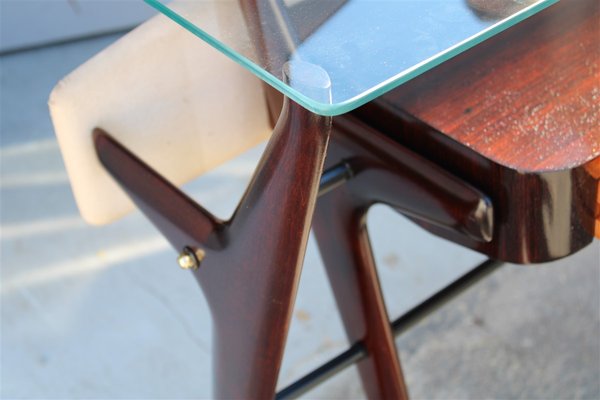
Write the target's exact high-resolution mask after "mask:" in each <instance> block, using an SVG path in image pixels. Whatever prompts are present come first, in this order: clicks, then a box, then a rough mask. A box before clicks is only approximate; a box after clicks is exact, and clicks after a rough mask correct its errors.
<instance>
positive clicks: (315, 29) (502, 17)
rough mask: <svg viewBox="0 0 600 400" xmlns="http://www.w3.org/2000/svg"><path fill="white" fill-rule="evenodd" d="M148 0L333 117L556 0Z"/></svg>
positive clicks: (280, 87) (301, 100)
mask: <svg viewBox="0 0 600 400" xmlns="http://www.w3.org/2000/svg"><path fill="white" fill-rule="evenodd" d="M145 1H146V2H147V3H149V4H150V5H152V6H153V7H155V8H156V9H158V10H159V11H160V12H162V13H164V14H166V15H167V16H168V17H170V18H171V19H173V20H174V21H175V22H177V23H179V24H180V25H182V26H183V27H185V28H186V29H188V30H190V31H191V32H192V33H194V34H195V35H197V36H199V37H200V38H201V39H203V40H205V41H207V42H208V43H209V44H211V45H212V46H214V47H215V48H217V49H218V50H220V51H221V52H223V53H225V54H226V55H227V56H229V57H231V58H232V59H234V60H235V61H237V62H238V63H240V64H241V65H243V66H244V67H246V68H247V69H249V70H250V71H252V72H253V73H254V74H256V75H257V76H258V77H259V78H261V79H263V80H264V81H266V82H267V83H269V84H270V85H272V86H274V87H275V88H276V89H278V90H279V91H281V92H282V93H284V94H285V95H287V96H288V97H290V98H292V99H293V100H295V101H297V102H298V103H300V104H302V105H303V106H304V107H306V108H308V109H309V110H311V111H313V112H316V113H318V114H322V115H337V114H342V113H344V112H347V111H350V110H352V109H354V108H356V107H359V106H360V105H363V104H365V103H366V102H368V101H369V100H372V99H374V98H375V97H377V96H379V95H381V94H383V93H385V92H387V91H388V90H390V89H393V88H394V87H397V86H398V85H400V84H402V83H404V82H406V81H407V80H409V79H411V78H414V77H415V76H417V75H419V74H421V73H423V72H425V71H427V70H428V69H430V68H432V67H434V66H436V65H438V64H440V63H442V62H444V61H445V60H447V59H449V58H451V57H453V56H455V55H457V54H458V53H460V52H462V51H464V50H466V49H468V48H470V47H472V46H474V45H475V44H477V43H480V42H481V41H483V40H485V39H487V38H489V37H490V36H492V35H494V34H496V33H498V32H500V31H502V30H504V29H506V28H508V27H510V26H512V25H514V24H515V23H517V22H519V21H521V20H523V19H525V18H527V17H529V16H531V15H533V14H535V13H536V12H539V11H540V10H542V9H544V8H545V7H547V6H549V5H551V4H553V3H555V2H557V1H558V0H180V1H176V2H173V3H169V2H165V1H163V0H145ZM215 79H218V77H215Z"/></svg>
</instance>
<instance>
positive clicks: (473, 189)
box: [94, 0, 600, 399]
mask: <svg viewBox="0 0 600 400" xmlns="http://www.w3.org/2000/svg"><path fill="white" fill-rule="evenodd" d="M251 3H252V1H251V0H248V4H249V5H251ZM568 3H569V2H561V4H560V5H557V6H555V7H554V8H555V9H558V10H559V11H560V10H563V11H564V13H561V12H554V13H552V12H551V9H549V10H547V11H545V12H544V13H542V14H540V16H539V17H537V16H536V18H531V19H530V20H528V21H526V22H525V23H523V24H521V25H520V26H519V27H518V28H517V29H515V30H513V31H512V33H511V32H507V33H505V34H503V35H499V36H498V39H497V40H496V39H495V40H490V41H488V42H486V43H484V44H483V45H482V46H479V47H477V48H475V49H473V50H472V51H470V52H467V53H465V54H464V55H462V56H460V57H457V58H456V59H455V60H451V61H449V62H447V63H445V64H444V65H442V66H440V67H438V68H437V69H435V70H432V71H431V72H430V73H428V74H426V75H424V76H422V77H420V78H418V79H415V80H414V81H412V82H410V83H408V84H407V85H405V86H403V87H402V88H399V89H398V90H396V91H393V92H391V93H390V94H388V95H385V96H383V97H382V98H381V99H378V100H376V101H375V102H373V103H372V104H369V105H367V106H365V107H363V108H361V109H358V110H356V111H355V112H353V113H351V114H350V115H345V116H342V117H337V118H336V119H335V120H334V121H333V128H332V120H331V118H326V117H319V116H316V115H314V114H311V113H310V112H308V111H306V110H304V109H303V108H301V107H300V106H298V105H296V104H295V103H293V102H291V101H287V102H286V103H285V105H284V106H283V112H282V113H281V115H280V116H279V119H277V115H278V112H277V111H278V108H279V105H280V103H279V102H280V96H278V95H277V94H276V93H274V92H272V91H268V92H267V98H268V99H269V109H270V113H271V118H272V120H273V121H275V120H278V123H277V126H276V127H275V130H274V133H273V136H272V138H271V140H270V142H269V145H268V147H267V149H266V151H265V154H264V155H263V158H262V159H261V162H260V164H259V166H258V168H257V171H256V173H255V175H254V177H253V179H252V181H251V183H250V185H249V188H248V190H247V191H246V193H245V195H244V197H243V198H242V200H241V202H240V204H239V206H238V208H237V209H236V211H235V213H234V215H233V217H232V218H231V219H230V220H228V221H222V220H219V219H217V218H215V217H214V216H213V215H212V214H210V212H208V211H207V210H205V209H204V208H202V207H201V206H200V205H198V204H196V203H195V202H194V201H193V200H192V199H190V198H188V197H187V196H186V195H185V194H183V193H182V192H181V191H179V190H178V189H177V188H175V187H174V186H173V185H171V184H170V183H169V182H168V181H166V180H165V179H164V178H162V177H161V176H160V175H159V174H158V173H157V172H155V171H153V170H152V169H151V168H150V167H149V166H147V165H146V164H144V163H143V161H142V160H139V159H138V158H137V157H136V156H135V155H134V154H133V153H131V152H130V151H129V150H128V149H126V148H124V147H123V146H122V145H120V144H119V143H118V142H116V141H115V140H114V139H112V138H111V137H110V135H109V134H108V133H106V132H104V131H102V130H101V129H97V130H96V131H95V133H94V140H95V145H96V149H97V153H98V156H99V158H100V160H101V162H102V164H103V165H104V166H105V167H106V169H107V170H108V171H109V172H110V173H111V174H112V175H113V176H114V177H115V179H116V180H117V181H118V182H119V183H120V184H121V186H122V187H123V188H124V189H125V190H126V191H127V192H128V194H129V195H130V196H131V197H132V199H133V200H134V201H135V203H136V204H137V205H138V207H139V208H140V209H141V210H142V211H143V212H144V213H145V214H146V215H147V216H148V218H149V219H150V220H151V221H152V222H153V223H154V224H155V225H156V226H157V228H158V229H159V230H160V231H161V232H162V233H163V234H164V235H165V236H166V237H167V239H168V240H169V241H170V243H171V244H172V245H173V247H174V248H175V249H176V250H177V251H181V250H182V249H183V248H187V247H190V248H192V249H193V250H200V249H201V250H203V251H204V252H205V253H206V258H205V260H204V261H203V262H202V266H201V268H200V269H199V270H198V271H196V272H195V276H196V278H197V280H198V281H199V283H200V285H201V287H202V289H203V291H204V293H205V295H206V298H207V301H208V303H209V306H210V309H211V313H212V317H213V320H214V337H215V349H214V362H215V395H216V396H217V397H219V398H260V399H262V398H269V397H273V396H274V395H275V387H276V383H277V376H278V372H279V368H280V365H281V360H282V357H283V351H284V347H285V339H286V335H287V330H288V326H289V322H290V316H291V312H292V307H293V303H294V299H295V291H296V289H297V285H298V278H299V274H300V271H301V265H302V260H303V256H304V251H305V247H306V241H307V236H308V232H309V229H310V225H311V220H312V217H313V213H314V215H315V220H314V230H315V233H316V236H317V240H318V244H319V248H320V251H321V253H322V255H323V259H324V262H325V266H326V269H327V273H328V276H329V279H330V282H331V285H332V287H333V290H334V295H335V297H336V301H337V304H338V308H339V309H340V311H341V314H342V319H343V322H344V325H345V327H346V330H347V334H348V337H349V339H350V341H351V342H354V343H356V342H357V341H361V343H362V345H363V346H364V348H365V351H366V353H367V355H368V357H367V358H365V359H363V360H361V361H360V362H359V371H360V374H361V377H362V380H363V383H364V386H365V389H366V391H367V395H368V396H369V398H399V399H402V398H407V390H406V387H405V384H404V381H403V378H402V371H401V367H400V362H399V360H398V357H397V354H396V352H395V346H394V342H393V335H392V329H391V328H390V325H389V319H388V316H387V312H386V309H385V305H384V303H383V297H382V295H381V289H380V285H379V281H378V277H377V272H376V269H375V265H374V262H373V256H372V252H371V249H370V244H369V239H368V233H367V230H366V226H365V215H366V212H367V210H368V208H369V207H370V206H371V205H373V204H375V203H378V202H383V203H386V204H389V205H390V206H392V207H394V208H395V209H397V210H398V211H400V212H401V213H403V214H405V215H407V216H409V218H412V219H413V220H414V221H415V222H417V223H418V224H420V225H421V226H423V227H424V228H426V229H428V230H430V231H432V232H434V233H435V234H437V235H439V236H442V237H445V238H447V239H450V240H452V241H454V242H457V243H460V244H461V245H464V246H466V247H470V248H473V249H476V250H478V251H480V252H482V253H485V254H488V255H489V256H491V257H493V258H498V259H502V260H508V261H513V262H521V263H527V262H542V261H549V260H552V259H555V258H559V257H564V256H566V255H568V254H571V253H573V252H575V251H577V250H579V249H580V248H582V247H583V246H585V245H586V244H588V243H589V242H590V241H591V240H592V238H593V234H594V224H595V221H596V217H597V216H598V214H597V213H598V210H599V209H600V207H599V206H598V204H600V200H598V199H600V197H598V194H599V193H600V190H599V186H598V173H597V171H598V168H597V166H598V160H599V158H598V157H597V154H596V153H593V152H592V153H589V154H588V153H585V154H588V155H587V156H586V155H585V154H584V153H581V154H580V155H579V157H580V160H579V161H578V162H577V163H572V164H569V165H568V166H567V164H564V165H563V167H560V165H559V164H552V161H553V159H550V158H549V159H548V160H545V161H544V162H545V164H542V167H540V169H539V170H536V169H535V168H533V167H532V168H530V169H528V170H526V171H525V172H523V171H520V170H517V169H514V168H511V166H510V165H509V164H508V163H506V164H503V163H502V162H500V161H498V157H499V156H501V155H502V154H503V153H502V151H503V150H502V148H501V147H500V146H499V147H498V148H497V149H494V151H496V150H497V152H496V153H494V154H493V155H492V156H490V155H488V156H485V155H483V150H482V151H478V150H477V149H472V148H470V147H468V146H466V145H465V144H466V143H467V140H466V139H464V140H461V138H460V137H458V136H456V135H455V136H453V133H452V131H451V127H452V126H453V125H452V124H453V123H454V120H453V121H450V122H448V121H443V120H441V121H435V116H430V115H427V112H428V110H430V109H431V110H435V109H436V107H438V106H437V105H436V104H437V103H436V101H437V99H438V97H437V96H436V94H435V93H433V94H432V93H431V92H432V91H437V93H441V94H440V96H441V97H442V98H443V97H444V96H450V94H451V93H458V94H459V95H460V94H463V95H465V96H467V97H468V93H469V91H468V90H465V88H464V83H461V82H462V81H460V79H463V80H464V79H466V78H465V77H464V76H462V75H461V72H460V71H472V69H473V68H472V66H471V64H470V62H471V61H469V60H473V59H475V60H478V61H479V62H481V60H486V57H488V58H489V60H491V61H489V62H490V63H492V65H495V67H496V71H501V70H502V69H501V65H504V64H510V66H512V67H513V68H514V64H515V63H516V62H517V60H522V59H526V57H527V56H526V55H519V54H520V53H519V51H518V48H517V51H516V52H515V51H513V53H511V54H513V56H512V58H511V57H506V56H505V55H504V54H503V53H502V51H503V48H498V46H499V45H498V44H497V43H499V41H501V40H506V39H507V37H508V39H510V38H511V35H517V36H518V35H519V34H520V33H521V34H522V33H523V31H527V32H534V33H535V32H537V30H539V29H542V28H543V24H541V23H540V22H539V21H540V20H542V21H543V20H544V19H549V20H550V21H551V23H552V25H553V26H563V27H565V29H567V28H569V29H571V28H572V29H575V28H573V26H576V24H577V23H578V21H580V22H581V21H583V22H581V23H580V25H579V26H580V28H577V29H579V31H577V32H578V33H577V32H576V33H573V32H574V31H569V35H571V38H570V39H568V40H567V39H565V41H563V40H562V39H561V38H560V37H559V38H556V39H552V40H548V41H547V42H548V43H550V44H547V43H545V42H544V43H542V42H539V40H540V39H539V37H542V38H543V37H544V36H543V34H540V35H538V36H539V37H538V36H536V35H535V34H532V37H533V39H531V40H533V41H534V42H535V41H536V40H538V42H539V43H538V44H539V45H540V46H542V45H543V46H542V48H543V49H546V50H545V51H548V52H552V51H555V49H556V48H560V49H561V51H566V52H567V53H568V52H569V51H575V50H577V49H579V48H580V47H582V46H583V48H584V49H585V48H586V47H585V46H588V47H589V50H588V52H589V54H591V55H592V57H593V55H594V54H597V52H598V48H597V46H595V47H590V46H593V44H594V43H595V42H594V41H593V37H594V36H593V35H594V33H595V32H596V31H594V27H597V20H594V18H595V17H597V16H598V10H599V9H600V7H599V6H598V4H597V2H593V1H588V0H582V1H581V2H579V3H577V5H575V6H574V7H571V8H570V9H569V7H568V6H567V5H566V4H568ZM573 10H574V11H573ZM563 16H564V18H563ZM556 18H561V19H560V20H559V21H556V20H555V19H556ZM594 21H596V22H595V25H594ZM253 23H254V24H255V25H256V21H249V25H250V27H251V28H252V26H253V25H252V24H253ZM256 26H258V25H256ZM539 26H542V28H539ZM538 28H539V29H538ZM536 29H537V30H536ZM577 29H575V31H576V30H577ZM519 32H520V33H519ZM575 34H577V35H578V36H577V38H578V39H580V42H581V43H583V45H581V46H579V47H578V46H575V45H571V44H570V43H571V42H572V41H573V36H574V35H575ZM536 38H537V39H536ZM581 43H580V44H581ZM530 46H531V43H530V44H529V45H527V46H525V45H524V46H523V52H526V51H527V49H528V48H530ZM544 46H545V47H544ZM560 46H563V47H560ZM268 48H269V46H268V43H266V44H265V48H264V49H262V50H263V51H265V52H268ZM565 49H566V50H565ZM573 49H575V50H573ZM471 53H476V54H475V55H473V54H471ZM584 53H585V52H584ZM496 54H498V55H497V56H496ZM575 56H576V54H575V55H574V57H575ZM580 56H581V55H579V56H578V57H580ZM532 57H533V56H532ZM538 58H539V57H538ZM503 62H504V64H502V63H503ZM523 62H524V61H523ZM527 62H528V63H530V64H528V65H533V64H531V63H535V60H533V59H532V60H529V61H527ZM494 63H496V64H494ZM483 65H484V66H485V65H486V64H485V63H483ZM455 70H456V71H459V72H456V71H455ZM453 71H454V72H453ZM496 73H497V74H499V73H500V72H496ZM482 74H483V73H481V72H477V73H474V76H476V77H478V78H477V79H478V80H477V82H476V84H477V85H484V87H485V84H486V79H485V77H484V78H481V76H482ZM447 76H458V77H459V78H457V79H458V82H459V83H456V84H455V83H453V82H452V80H449V81H448V80H444V83H440V82H441V80H442V79H445V78H444V77H447ZM461 76H462V78H461ZM494 79H497V78H489V80H491V83H490V85H492V87H493V85H494V84H495V83H494V82H495V80H494ZM522 79H523V80H524V81H525V80H526V79H525V78H522ZM448 82H449V83H448ZM559 83H560V82H559ZM569 84H570V85H571V86H570V87H575V88H576V89H574V90H573V92H572V93H573V96H575V97H576V96H578V95H579V94H581V93H587V92H586V90H587V91H589V88H590V82H589V79H587V78H586V77H585V76H584V77H583V78H582V79H581V80H580V81H577V80H574V81H573V82H569ZM461 85H463V86H461ZM424 94H427V95H428V96H426V97H423V96H424ZM532 96H535V93H534V94H532ZM413 99H416V100H413ZM442 100H443V99H442ZM459 103H460V101H455V102H454V103H453V106H452V107H449V110H450V111H451V112H453V110H454V108H456V109H457V110H458V111H457V112H458V113H459V114H460V115H458V114H457V116H456V120H461V118H467V117H464V115H467V114H470V113H471V112H472V109H471V107H467V108H464V107H465V105H463V104H459ZM454 105H456V107H454ZM451 112H448V113H445V114H444V115H446V114H451ZM462 114H464V115H462ZM461 115H462V116H461ZM467 119H468V118H467ZM467 122H469V121H467ZM584 122H585V123H586V124H587V123H589V121H584ZM465 123H466V122H465ZM444 124H446V125H444ZM447 126H448V128H446V127H447ZM596 127H597V126H596ZM463 128H464V127H463ZM469 128H472V127H470V126H468V125H467V126H466V128H464V129H467V130H468V129H469ZM475 128H477V126H475ZM581 128H582V129H587V128H589V127H587V125H586V126H584V125H582V126H581ZM331 132H333V134H332V135H331V136H332V138H331V146H330V149H329V151H327V147H328V142H329V137H330V134H331ZM596 132H597V131H596ZM593 134H594V133H593V132H592V136H591V146H595V143H596V142H597V141H598V136H597V134H596V136H593ZM594 148H595V147H594ZM594 151H595V150H594ZM326 153H327V154H328V155H327V160H325V155H326ZM431 160H435V162H433V161H431ZM325 162H326V164H325V166H326V167H327V166H335V165H339V164H340V163H342V164H343V165H346V166H347V168H348V170H349V172H350V173H349V174H348V178H351V179H349V180H348V182H346V184H345V185H344V186H342V187H338V188H335V189H334V190H331V191H329V192H328V193H325V194H323V196H322V197H321V198H320V199H319V202H318V203H317V196H318V191H319V180H320V177H321V174H322V172H323V168H324V163H325ZM507 185H508V186H507ZM556 187H562V188H566V190H565V191H564V192H557V191H556V190H553V188H556ZM566 199H568V201H566ZM597 207H598V208H597ZM531 210H534V211H533V212H531ZM548 210H550V211H551V212H549V211H548ZM524 212H528V213H529V215H525V214H524ZM561 215H562V216H565V215H567V216H568V218H567V219H568V221H569V224H565V223H563V222H564V221H563V222H561V217H560V216H561Z"/></svg>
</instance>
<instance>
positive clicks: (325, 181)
mask: <svg viewBox="0 0 600 400" xmlns="http://www.w3.org/2000/svg"><path fill="white" fill-rule="evenodd" d="M353 176H354V174H353V172H352V168H351V167H350V164H349V163H348V162H346V161H342V162H341V163H339V164H336V165H334V166H333V167H331V168H329V169H327V170H326V171H324V172H323V175H321V181H320V182H319V196H322V195H324V194H325V193H327V192H330V191H332V190H333V189H335V188H337V187H339V186H341V185H343V184H344V182H346V181H347V180H349V179H352V177H353Z"/></svg>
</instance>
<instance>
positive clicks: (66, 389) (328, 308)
mask: <svg viewBox="0 0 600 400" xmlns="http://www.w3.org/2000/svg"><path fill="white" fill-rule="evenodd" d="M114 39H115V37H106V38H102V39H95V40H89V41H84V42H78V43H73V44H68V45H61V46H55V47H48V48H45V49H40V50H36V51H30V52H24V53H19V54H13V55H10V56H5V57H1V58H0V74H1V78H0V79H1V86H0V134H1V136H0V140H1V144H0V168H1V169H0V178H1V180H0V212H1V216H0V219H1V228H0V233H1V240H2V243H1V253H0V281H1V292H0V296H1V297H0V307H1V309H0V315H1V320H0V323H1V325H0V335H1V337H0V344H1V347H0V352H1V353H0V397H1V398H3V399H13V398H14V399H17V398H23V399H38V398H44V399H45V398H52V399H84V398H86V399H87V398H94V399H106V398H121V399H125V398H127V399H159V398H162V399H167V398H169V399H171V398H182V399H183V398H190V399H191V398H210V382H211V379H212V374H211V369H210V365H211V364H210V362H211V361H210V357H211V356H210V347H211V340H212V339H211V322H210V317H209V314H208V309H207V307H206V303H205V301H204V299H203V297H202V293H201V292H200V290H199V289H198V287H197V285H196V283H195V282H194V281H193V279H192V277H191V275H189V274H188V273H186V272H184V271H180V270H179V269H178V267H177V266H176V264H175V253H174V252H173V251H172V250H170V249H169V248H168V246H167V244H166V242H165V241H164V240H163V239H162V238H161V237H160V236H159V235H158V234H157V232H156V231H155V230H154V229H153V228H152V226H150V225H149V224H148V223H147V222H146V221H145V220H144V219H143V218H142V216H141V215H140V214H139V213H134V214H132V215H130V216H127V217H126V218H124V219H123V220H121V221H119V222H117V223H115V224H112V225H110V226H106V227H101V228H97V227H89V226H86V225H85V224H84V223H83V222H82V221H81V220H80V218H79V216H78V214H77V210H76V207H75V204H74V202H73V199H72V197H71V193H70V189H69V186H68V181H67V177H66V174H65V171H64V167H63V164H62V161H61V159H60V154H59V151H58V147H57V145H56V142H55V140H54V136H53V132H52V128H51V124H50V121H49V117H48V115H47V107H46V100H47V96H48V94H49V92H50V90H51V88H52V86H53V85H54V84H55V83H56V81H57V80H58V79H59V78H60V77H62V76H64V75H65V74H66V73H67V72H68V71H70V70H71V69H73V68H74V67H76V66H77V65H79V64H80V63H81V62H83V61H84V60H86V59H87V58H89V57H90V56H91V55H92V54H94V53H96V52H97V51H98V50H100V49H101V48H103V47H104V46H106V45H107V44H109V43H110V42H111V41H112V40H114ZM260 151H261V148H256V149H254V150H252V151H250V152H249V153H248V154H245V155H244V156H242V157H240V158H239V159H236V160H234V161H233V162H231V163H229V164H227V165H225V166H223V167H222V168H219V169H218V170H216V171H213V172H211V173H209V174H207V175H205V176H203V177H201V178H200V179H199V180H197V181H195V182H193V183H191V184H190V185H187V186H186V190H187V191H188V192H189V193H190V194H191V195H192V196H193V197H195V198H197V199H198V200H199V201H200V202H202V203H203V204H205V205H206V207H207V208H208V209H210V210H211V211H214V212H215V213H216V214H218V215H219V216H222V217H227V216H228V215H229V214H230V213H231V211H232V210H233V208H234V207H235V204H236V202H237V200H238V199H239V198H240V196H241V194H242V191H243V189H244V187H245V185H246V183H247V181H248V179H249V176H250V174H251V172H252V169H253V167H254V165H255V163H256V160H257V158H258V157H259V155H260ZM369 226H370V231H371V236H372V241H373V245H374V249H375V254H376V258H377V261H378V265H379V273H380V277H381V280H382V285H383V287H384V294H385V297H386V302H387V305H388V309H389V311H390V315H391V316H397V315H399V314H401V313H402V312H403V311H404V310H406V309H408V308H410V307H411V306H412V305H414V304H416V303H418V302H419V301H420V300H422V299H423V298H425V297H426V296H427V295H428V294H431V293H433V292H434V291H435V290H437V289H438V288H440V287H442V286H443V285H445V284H446V283H448V282H449V281H451V280H452V279H454V278H455V277H457V276H459V275H460V274H462V273H464V272H465V271H466V270H468V269H469V267H470V266H472V265H474V264H475V263H477V262H478V261H480V260H482V259H483V257H482V256H480V255H478V254H476V253H473V252H470V251H466V250H464V249H461V248H459V247H457V246H454V245H452V244H449V243H447V242H445V241H442V240H440V239H437V238H435V237H433V236H431V235H429V234H427V233H425V232H422V231H421V230H420V229H419V228H417V227H415V226H414V225H412V224H411V223H409V222H408V221H406V220H405V219H404V218H402V217H401V216H398V215H396V214H395V213H393V212H392V211H390V210H388V209H387V208H385V207H375V208H374V209H373V211H372V212H371V213H370V215H369ZM599 247H600V246H599V245H598V242H596V243H594V244H593V245H591V246H589V247H588V248H586V249H585V250H583V251H582V252H580V253H578V254H576V255H575V256H573V257H570V258H568V259H565V260H562V261H560V262H557V263H552V264H549V265H544V266H535V267H521V266H506V267H504V268H503V269H502V270H500V271H499V272H497V273H495V274H494V275H493V276H492V277H490V278H489V279H487V280H486V281H484V282H483V283H481V284H480V285H479V286H477V287H475V288H473V289H472V290H470V291H469V292H467V293H466V294H465V295H463V296H462V297H460V298H459V299H458V300H457V301H455V302H453V303H451V304H449V305H447V306H446V307H444V309H442V310H441V311H440V312H439V313H437V314H436V315H434V316H432V317H431V318H429V319H427V320H426V321H424V322H423V323H422V324H420V325H419V326H417V327H416V328H415V329H413V330H412V331H410V332H408V333H407V334H405V335H403V336H402V337H400V338H399V339H398V341H397V344H398V349H399V352H400V355H401V359H402V363H403V367H404V371H405V373H406V377H407V381H408V384H409V388H410V392H411V394H412V396H413V398H417V399H463V398H471V399H483V398H502V399H509V398H510V399H513V398H520V399H533V398H535V399H571V398H581V399H597V398H600V384H599V382H600V346H599V340H600V339H599V337H600V298H599V292H600V265H599ZM346 346H347V342H346V340H345V338H344V334H343V330H342V327H341V323H340V319H339V317H338V315H337V311H336V309H335V305H334V301H333V298H332V295H331V291H330V289H329V287H328V283H327V280H326V277H325V274H324V271H323V267H322V265H321V261H320V258H319V254H318V252H317V251H316V246H315V244H314V241H313V240H312V238H311V242H310V244H309V250H308V254H307V257H306V263H305V267H304V271H303V274H302V279H301V284H300V289H299V294H298V299H297V303H296V308H295V312H294V317H293V321H292V327H291V332H290V336H289V340H288V346H287V351H286V354H285V359H284V365H283V368H282V371H281V375H280V385H285V384H286V383H289V382H291V381H293V380H294V379H295V378H296V377H298V376H299V375H301V374H303V373H306V372H308V371H310V370H311V369H312V368H314V367H315V366H317V365H318V364H320V363H321V362H323V361H325V360H326V359H328V358H330V357H332V356H334V355H336V354H337V353H339V352H341V351H342V350H343V349H345V347H346ZM305 398H315V399H317V398H340V399H350V398H352V399H354V398H364V394H363V393H362V390H361V388H360V382H359V380H358V375H357V373H356V371H355V369H350V370H348V371H346V372H344V373H343V374H341V375H339V376H337V377H336V378H334V379H333V380H331V381H330V382H328V383H326V384H324V385H322V386H321V387H319V388H317V389H315V390H313V391H312V392H310V393H308V394H307V395H306V396H305Z"/></svg>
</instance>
